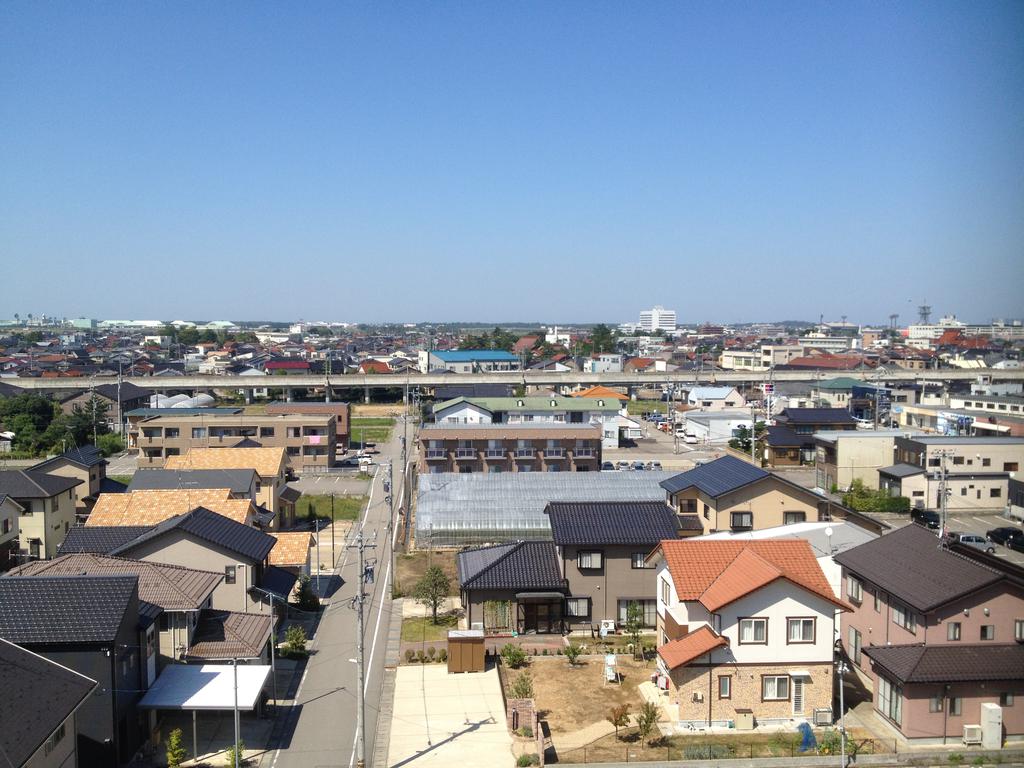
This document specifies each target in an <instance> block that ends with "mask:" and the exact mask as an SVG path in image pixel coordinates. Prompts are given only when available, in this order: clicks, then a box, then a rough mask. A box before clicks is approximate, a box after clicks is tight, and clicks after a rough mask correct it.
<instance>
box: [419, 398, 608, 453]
mask: <svg viewBox="0 0 1024 768" xmlns="http://www.w3.org/2000/svg"><path fill="white" fill-rule="evenodd" d="M620 407H621V406H620V405H619V401H618V399H617V398H616V399H614V400H605V399H603V398H583V397H559V396H555V395H552V396H549V397H479V398H467V397H458V398H455V399H454V400H447V401H445V402H442V403H438V404H436V405H435V406H434V421H435V423H437V424H445V425H455V424H508V425H513V426H514V425H520V424H532V423H538V422H547V423H552V424H596V425H599V426H600V427H601V443H602V447H603V448H605V449H609V448H617V447H618V444H619V429H618V417H619V410H620Z"/></svg>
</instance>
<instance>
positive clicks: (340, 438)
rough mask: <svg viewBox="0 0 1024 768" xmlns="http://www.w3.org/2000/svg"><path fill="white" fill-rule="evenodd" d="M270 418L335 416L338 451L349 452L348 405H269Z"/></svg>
mask: <svg viewBox="0 0 1024 768" xmlns="http://www.w3.org/2000/svg"><path fill="white" fill-rule="evenodd" d="M266 411H267V415H268V416H289V415H292V414H303V415H309V416H314V415H322V414H333V415H334V418H335V427H336V428H337V429H336V431H335V434H336V435H337V440H336V442H337V446H338V450H339V451H341V452H342V453H344V452H346V451H347V450H348V444H349V433H350V428H349V415H350V410H349V405H348V403H281V402H273V403H267V408H266Z"/></svg>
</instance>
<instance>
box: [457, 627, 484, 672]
mask: <svg viewBox="0 0 1024 768" xmlns="http://www.w3.org/2000/svg"><path fill="white" fill-rule="evenodd" d="M484 666H485V665H484V631H483V630H482V629H453V630H451V631H450V632H449V633H448V674H452V673H455V672H483V671H484Z"/></svg>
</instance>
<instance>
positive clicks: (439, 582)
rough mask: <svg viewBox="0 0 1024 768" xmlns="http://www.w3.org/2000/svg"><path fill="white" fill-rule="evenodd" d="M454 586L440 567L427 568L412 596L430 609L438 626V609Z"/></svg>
mask: <svg viewBox="0 0 1024 768" xmlns="http://www.w3.org/2000/svg"><path fill="white" fill-rule="evenodd" d="M451 589H452V585H451V582H450V581H449V580H448V577H447V576H445V575H444V571H443V570H441V567H440V566H438V565H432V566H430V567H429V568H427V571H426V573H424V574H423V576H422V578H420V580H419V581H417V582H416V586H415V587H414V588H413V593H412V596H413V597H414V598H415V599H416V602H418V603H420V604H422V605H423V606H424V607H426V608H429V609H430V611H431V617H432V621H433V623H434V624H437V609H438V607H439V606H440V605H441V603H443V602H444V599H445V598H446V597H448V595H449V593H450V592H451Z"/></svg>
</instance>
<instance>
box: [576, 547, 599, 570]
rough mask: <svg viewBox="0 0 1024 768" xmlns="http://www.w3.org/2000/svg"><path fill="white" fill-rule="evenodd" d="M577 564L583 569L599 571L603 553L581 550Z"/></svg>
mask: <svg viewBox="0 0 1024 768" xmlns="http://www.w3.org/2000/svg"><path fill="white" fill-rule="evenodd" d="M576 563H577V566H578V567H579V569H580V570H581V571H584V570H590V571H599V570H601V564H602V553H601V552H600V551H593V552H580V553H579V555H577V559H576Z"/></svg>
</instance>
